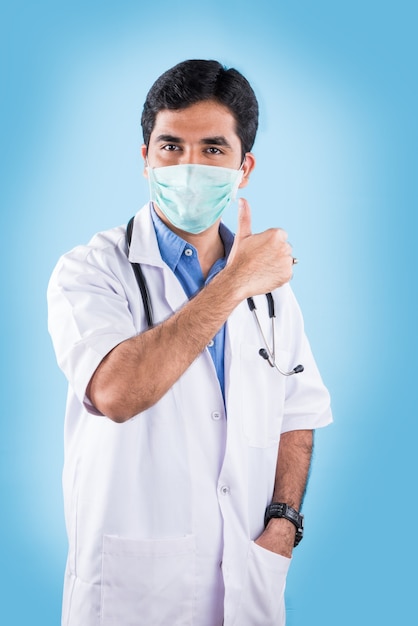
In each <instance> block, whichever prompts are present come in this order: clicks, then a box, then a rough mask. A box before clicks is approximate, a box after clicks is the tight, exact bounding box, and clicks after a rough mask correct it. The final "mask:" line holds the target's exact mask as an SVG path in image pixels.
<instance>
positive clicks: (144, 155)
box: [141, 144, 148, 178]
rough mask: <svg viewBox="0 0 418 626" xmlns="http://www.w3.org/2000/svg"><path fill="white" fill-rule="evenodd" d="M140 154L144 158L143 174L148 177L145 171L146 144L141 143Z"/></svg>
mask: <svg viewBox="0 0 418 626" xmlns="http://www.w3.org/2000/svg"><path fill="white" fill-rule="evenodd" d="M141 156H142V158H143V159H144V170H143V172H142V173H143V175H144V176H145V178H148V172H147V169H146V168H147V146H146V145H145V144H142V146H141Z"/></svg>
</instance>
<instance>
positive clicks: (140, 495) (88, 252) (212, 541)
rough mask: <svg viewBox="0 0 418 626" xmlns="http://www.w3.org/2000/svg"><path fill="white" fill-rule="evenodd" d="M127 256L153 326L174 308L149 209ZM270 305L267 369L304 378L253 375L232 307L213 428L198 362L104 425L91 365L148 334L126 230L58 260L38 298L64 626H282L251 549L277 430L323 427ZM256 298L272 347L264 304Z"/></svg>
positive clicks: (206, 376) (273, 572) (250, 326)
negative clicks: (56, 412) (63, 387)
mask: <svg viewBox="0 0 418 626" xmlns="http://www.w3.org/2000/svg"><path fill="white" fill-rule="evenodd" d="M130 260H131V261H135V262H139V263H141V266H142V270H143V272H144V275H145V277H146V280H147V282H148V286H149V291H150V295H151V300H152V305H153V308H154V315H155V318H156V321H157V322H161V321H163V320H164V319H166V318H167V317H169V316H170V315H171V314H172V313H173V311H176V310H177V309H178V308H179V307H181V306H182V305H183V304H184V302H185V301H186V296H185V294H184V292H183V289H182V287H181V285H180V283H179V282H178V280H177V278H176V277H175V276H174V274H173V273H172V272H171V270H170V269H169V268H168V267H167V266H166V265H165V264H164V262H163V261H162V259H161V256H160V253H159V249H158V244H157V240H156V236H155V233H154V228H153V223H152V219H151V216H150V212H149V207H148V206H146V207H144V208H143V209H142V211H140V212H139V213H138V214H137V216H136V219H135V225H134V231H133V237H132V245H131V251H130ZM225 297H226V298H227V297H228V294H225ZM274 298H275V302H276V310H277V320H276V323H277V331H276V333H277V335H276V337H277V347H278V348H279V350H278V356H277V360H278V362H279V363H280V365H281V367H283V368H288V369H289V368H291V367H293V366H294V365H296V364H298V363H303V365H304V366H305V371H304V372H303V373H302V374H298V375H296V376H292V377H289V378H285V377H284V376H282V375H280V374H279V373H278V372H277V370H274V369H272V368H270V367H269V366H268V364H267V363H264V361H263V360H262V359H261V358H260V356H259V354H258V350H259V348H260V346H261V345H262V344H261V342H260V336H259V333H258V330H257V328H256V325H255V322H254V319H253V317H252V315H251V313H250V311H249V309H248V306H247V303H246V302H243V303H241V304H240V305H239V306H238V307H237V308H236V309H235V310H234V311H233V313H232V315H231V316H230V318H229V320H228V322H227V328H226V342H225V394H226V407H227V408H226V413H227V419H226V414H225V408H224V402H223V398H222V393H221V390H220V386H219V383H218V379H217V375H216V371H215V368H214V365H213V362H212V359H211V356H210V354H209V351H208V350H205V351H204V352H203V353H202V354H201V355H200V356H199V357H198V358H197V359H196V361H195V362H194V363H193V364H192V365H191V366H190V367H189V368H188V370H187V371H186V372H185V373H184V374H183V376H182V377H181V378H180V379H179V381H178V382H177V383H176V384H175V385H174V386H173V388H172V389H171V390H170V391H168V392H167V393H166V394H165V396H164V397H163V398H162V399H161V400H160V401H159V402H158V403H157V404H156V405H154V406H153V407H151V408H150V409H148V410H147V411H144V412H143V413H142V414H139V415H137V416H135V417H134V418H132V419H130V420H129V421H127V422H125V423H123V424H117V423H115V422H113V421H111V420H110V419H107V418H106V417H104V416H102V415H101V414H99V413H98V411H97V410H95V408H94V407H93V406H92V405H91V404H90V403H89V401H88V399H87V398H86V396H85V390H86V387H87V384H88V382H89V380H90V378H91V376H92V374H93V372H94V370H95V369H96V367H97V366H98V365H99V363H100V361H101V360H102V358H103V357H104V356H105V355H106V354H107V353H108V352H109V351H110V350H111V349H112V348H114V347H115V346H116V345H117V344H119V343H120V342H122V341H124V340H126V339H129V338H130V337H132V336H134V335H135V334H137V333H139V332H141V331H143V330H144V329H146V322H145V318H144V313H143V306H142V301H141V298H140V294H139V290H138V286H137V283H136V280H135V277H134V273H133V271H132V268H131V266H130V264H129V262H128V260H127V258H126V243H125V229H124V228H123V227H119V228H115V229H112V230H109V231H107V232H104V233H100V234H98V235H96V236H95V237H94V238H93V239H92V241H91V242H90V244H89V245H88V246H80V247H77V248H75V249H74V250H72V251H71V252H69V253H68V254H66V255H65V256H64V257H62V258H61V259H60V261H59V263H58V265H57V267H56V268H55V271H54V273H53V275H52V277H51V281H50V285H49V289H48V300H49V307H50V309H49V310H50V314H49V328H50V332H51V336H52V339H53V343H54V347H55V350H56V354H57V359H58V362H59V365H60V367H61V368H62V369H63V371H64V373H65V375H66V377H67V379H68V382H69V393H68V402H67V412H66V418H65V465H64V473H63V485H64V498H65V516H66V524H67V531H68V538H69V553H68V563H67V570H66V576H65V586H64V600H63V614H62V615H63V616H62V624H63V626H174V625H176V626H191V625H193V626H221V624H222V623H224V624H225V626H257V625H263V626H281V624H284V600H283V596H284V588H285V581H286V574H287V570H288V567H289V564H290V560H289V559H286V558H285V557H282V556H279V555H276V554H274V553H272V552H268V551H267V550H264V549H263V548H260V547H259V546H257V545H256V544H255V543H254V539H256V538H257V537H258V536H259V535H260V533H261V532H262V530H263V516H264V510H265V507H266V505H267V504H268V503H269V502H270V501H271V497H272V492H273V486H274V477H275V468H276V459H277V449H278V444H279V439H280V434H281V432H284V431H288V430H294V429H315V428H318V427H320V426H324V425H326V424H328V423H329V422H330V421H331V412H330V404H329V395H328V392H327V390H326V389H325V388H324V386H323V383H322V381H321V378H320V375H319V373H318V371H317V368H316V365H315V362H314V360H313V357H312V354H311V351H310V348H309V345H308V342H307V340H306V338H305V335H304V331H303V322H302V317H301V314H300V311H299V307H298V305H297V303H296V301H295V298H294V296H293V294H292V291H291V288H290V287H289V286H288V285H286V286H284V287H282V288H281V289H279V290H277V291H276V292H275V294H274ZM255 301H256V304H257V307H258V312H259V315H260V318H261V323H262V324H263V325H264V327H265V332H266V333H267V336H268V337H270V320H269V318H268V315H267V302H266V299H265V297H264V296H263V297H256V298H255ZM166 358H167V359H169V358H175V357H173V355H170V354H169V353H168V352H167V357H166ZM161 367H162V368H163V367H164V363H161Z"/></svg>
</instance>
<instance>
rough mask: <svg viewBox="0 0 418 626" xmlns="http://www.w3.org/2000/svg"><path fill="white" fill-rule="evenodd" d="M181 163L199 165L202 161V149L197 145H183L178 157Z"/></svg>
mask: <svg viewBox="0 0 418 626" xmlns="http://www.w3.org/2000/svg"><path fill="white" fill-rule="evenodd" d="M179 163H181V164H182V165H186V164H187V165H201V164H203V163H204V157H203V155H202V150H201V148H200V147H199V146H196V147H194V146H183V151H182V152H181V155H180V157H179Z"/></svg>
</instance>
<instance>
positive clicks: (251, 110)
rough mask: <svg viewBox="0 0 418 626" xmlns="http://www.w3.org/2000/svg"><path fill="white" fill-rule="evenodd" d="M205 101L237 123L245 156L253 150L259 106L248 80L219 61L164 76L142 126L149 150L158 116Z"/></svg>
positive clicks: (188, 64) (186, 64)
mask: <svg viewBox="0 0 418 626" xmlns="http://www.w3.org/2000/svg"><path fill="white" fill-rule="evenodd" d="M203 100H214V101H216V102H219V103H220V104H223V105H224V106H226V107H227V108H228V109H229V110H230V111H231V113H232V115H233V116H234V118H235V122H236V133H237V135H238V137H239V138H240V140H241V147H242V155H243V156H244V155H245V153H246V152H249V151H250V150H251V148H252V147H253V144H254V140H255V135H256V133H257V128H258V103H257V98H256V97H255V94H254V91H253V89H252V87H251V85H250V83H249V82H248V81H247V79H246V78H245V77H244V76H243V75H242V74H241V73H240V72H238V70H235V69H233V68H230V69H226V68H225V67H224V66H222V65H221V64H220V63H219V62H218V61H204V60H189V61H182V62H181V63H178V64H177V65H175V66H174V67H172V68H171V69H169V70H167V71H166V72H164V74H162V75H161V76H160V77H159V78H157V80H156V81H155V83H154V84H153V85H152V87H151V89H150V90H149V92H148V94H147V97H146V100H145V104H144V108H143V111H142V117H141V125H142V133H143V137H144V143H145V145H146V146H147V148H148V145H149V140H150V136H151V133H152V130H153V128H154V126H155V119H156V117H157V114H158V113H159V112H160V111H162V110H164V109H174V110H176V109H185V108H187V107H188V106H190V105H192V104H196V103H197V102H202V101H203Z"/></svg>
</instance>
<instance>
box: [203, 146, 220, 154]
mask: <svg viewBox="0 0 418 626" xmlns="http://www.w3.org/2000/svg"><path fill="white" fill-rule="evenodd" d="M206 152H208V153H209V154H222V150H219V148H215V147H214V146H210V147H209V148H206Z"/></svg>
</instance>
